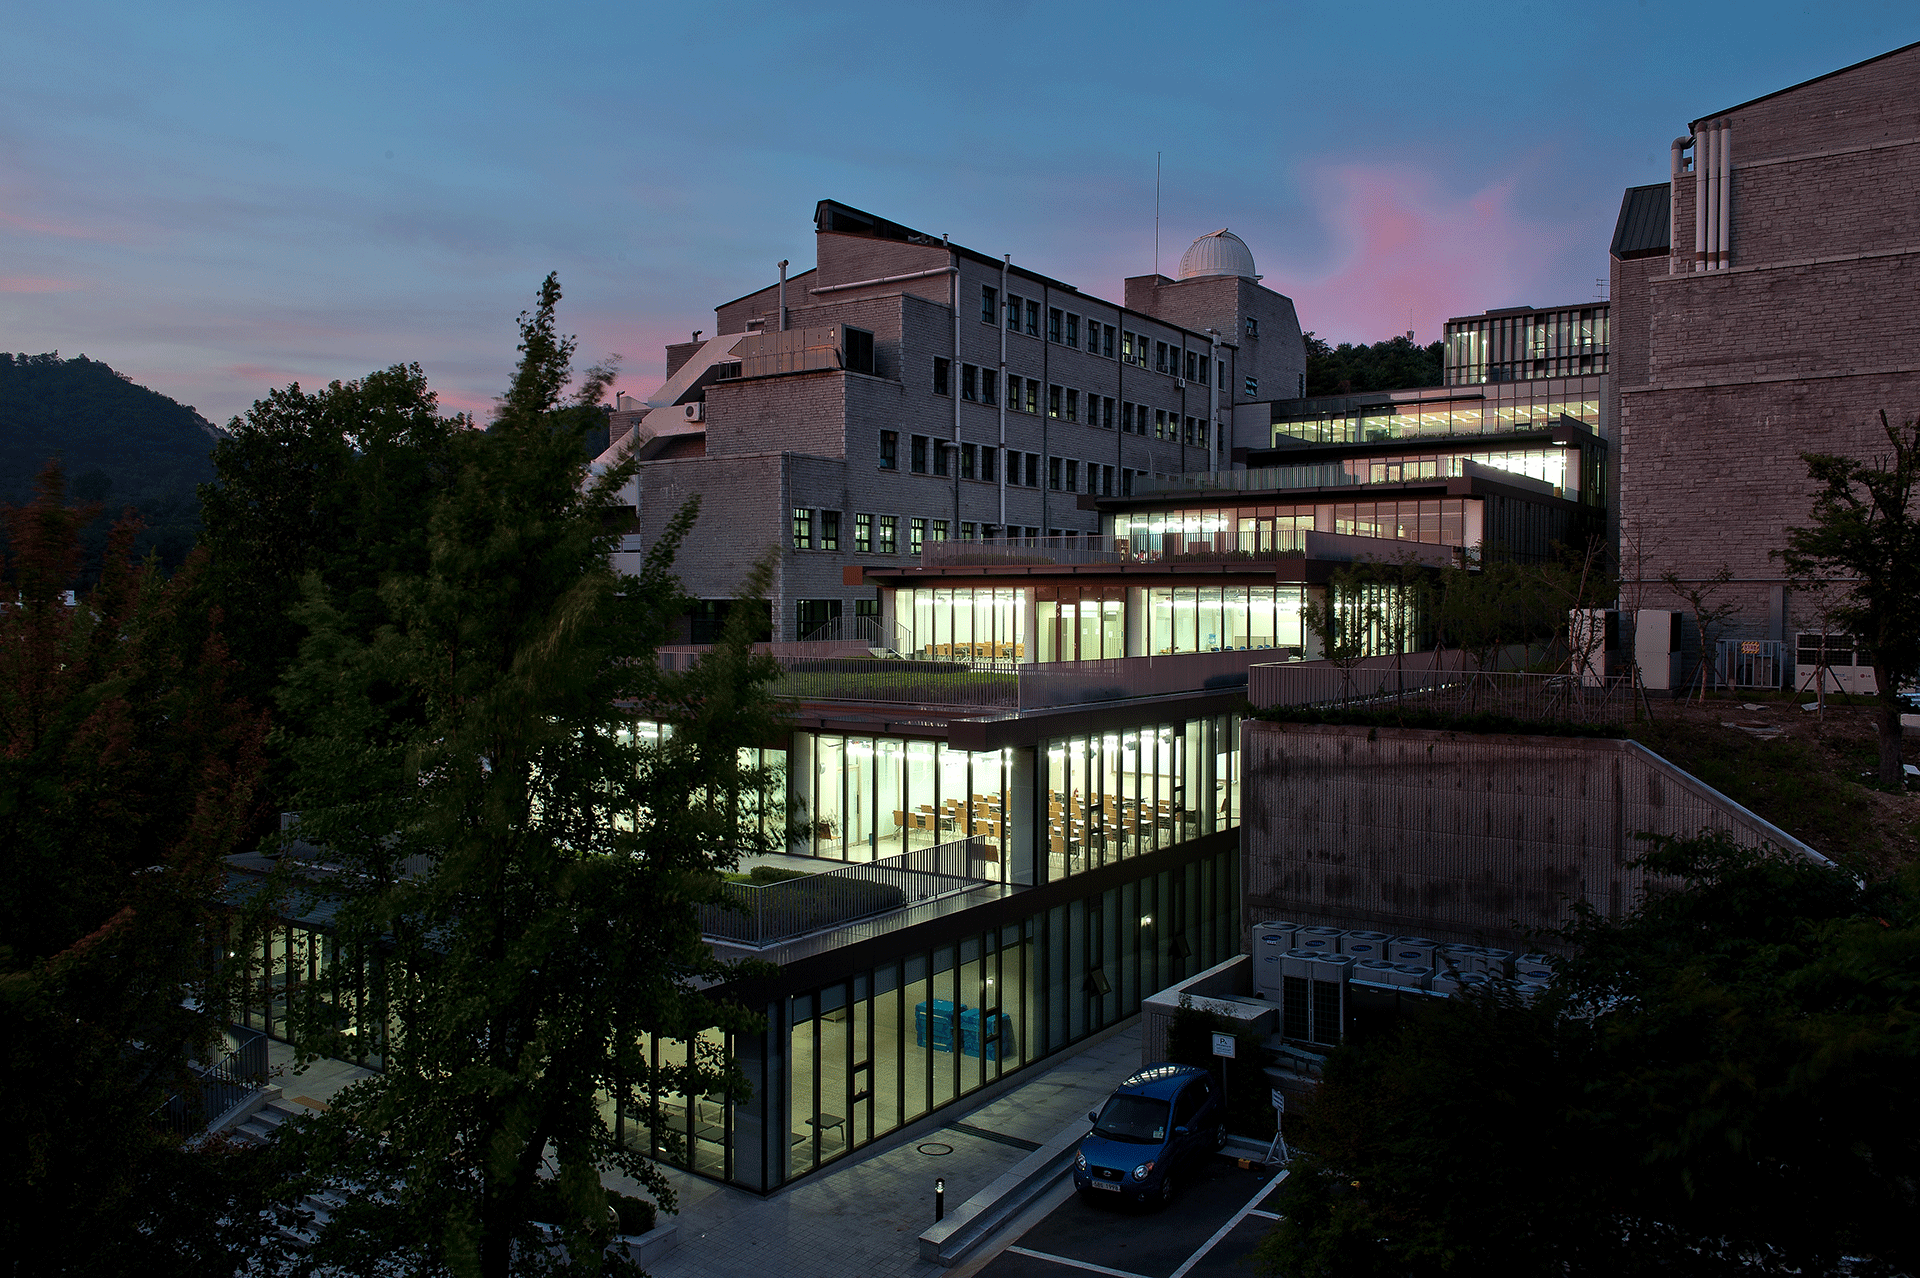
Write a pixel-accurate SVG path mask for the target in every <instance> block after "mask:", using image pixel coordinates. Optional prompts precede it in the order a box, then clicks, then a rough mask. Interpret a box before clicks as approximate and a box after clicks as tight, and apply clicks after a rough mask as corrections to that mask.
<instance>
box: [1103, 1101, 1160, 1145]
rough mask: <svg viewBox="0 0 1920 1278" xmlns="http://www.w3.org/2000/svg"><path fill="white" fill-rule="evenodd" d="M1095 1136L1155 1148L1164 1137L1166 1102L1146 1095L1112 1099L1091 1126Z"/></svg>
mask: <svg viewBox="0 0 1920 1278" xmlns="http://www.w3.org/2000/svg"><path fill="white" fill-rule="evenodd" d="M1093 1134H1094V1135H1095V1136H1104V1137H1106V1138H1107V1139H1108V1140H1125V1141H1132V1142H1133V1143H1134V1144H1136V1145H1157V1144H1159V1143H1160V1142H1161V1141H1163V1140H1165V1139H1166V1138H1167V1103H1166V1102H1165V1101H1163V1100H1154V1099H1153V1098H1152V1097H1149V1096H1115V1097H1114V1098H1113V1099H1112V1100H1109V1101H1108V1102H1107V1107H1106V1108H1105V1109H1103V1110H1101V1111H1100V1119H1099V1121H1098V1122H1096V1123H1095V1124H1094V1125H1093Z"/></svg>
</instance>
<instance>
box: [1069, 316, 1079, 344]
mask: <svg viewBox="0 0 1920 1278" xmlns="http://www.w3.org/2000/svg"><path fill="white" fill-rule="evenodd" d="M1067 345H1069V346H1078V345H1080V317H1079V316H1078V315H1074V314H1071V313H1069V314H1068V316H1067Z"/></svg>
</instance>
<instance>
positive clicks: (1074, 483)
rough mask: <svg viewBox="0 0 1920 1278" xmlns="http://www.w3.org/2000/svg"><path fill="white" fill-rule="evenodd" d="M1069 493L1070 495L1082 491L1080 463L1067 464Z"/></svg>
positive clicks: (1071, 462)
mask: <svg viewBox="0 0 1920 1278" xmlns="http://www.w3.org/2000/svg"><path fill="white" fill-rule="evenodd" d="M1067 491H1068V492H1070V493H1077V492H1079V491H1080V463H1079V462H1077V461H1071V460H1069V461H1068V462H1067Z"/></svg>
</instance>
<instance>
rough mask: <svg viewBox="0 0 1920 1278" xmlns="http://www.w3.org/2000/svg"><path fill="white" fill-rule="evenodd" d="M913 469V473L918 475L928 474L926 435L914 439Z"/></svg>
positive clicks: (916, 436)
mask: <svg viewBox="0 0 1920 1278" xmlns="http://www.w3.org/2000/svg"><path fill="white" fill-rule="evenodd" d="M912 468H913V473H914V474H916V475H924V474H926V473H927V437H926V436H925V435H915V436H914V437H913V461H912Z"/></svg>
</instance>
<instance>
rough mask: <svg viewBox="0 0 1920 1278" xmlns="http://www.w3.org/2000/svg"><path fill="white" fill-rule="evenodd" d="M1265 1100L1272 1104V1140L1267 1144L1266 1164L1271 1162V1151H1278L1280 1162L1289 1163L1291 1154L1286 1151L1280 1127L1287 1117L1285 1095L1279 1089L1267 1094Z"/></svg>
mask: <svg viewBox="0 0 1920 1278" xmlns="http://www.w3.org/2000/svg"><path fill="white" fill-rule="evenodd" d="M1267 1099H1268V1100H1269V1101H1271V1102H1272V1104H1273V1139H1272V1140H1270V1141H1268V1142H1267V1162H1269V1163H1271V1162H1273V1151H1274V1150H1276V1149H1278V1150H1279V1151H1280V1161H1281V1162H1283V1163H1290V1162H1292V1161H1293V1154H1292V1152H1291V1151H1290V1150H1288V1149H1287V1141H1286V1137H1285V1136H1283V1135H1282V1134H1281V1131H1280V1125H1281V1123H1282V1121H1283V1120H1284V1119H1285V1118H1286V1116H1287V1094H1286V1093H1285V1092H1283V1091H1281V1090H1280V1089H1279V1088H1277V1087H1276V1088H1274V1089H1273V1090H1272V1091H1270V1092H1268V1093H1267Z"/></svg>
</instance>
